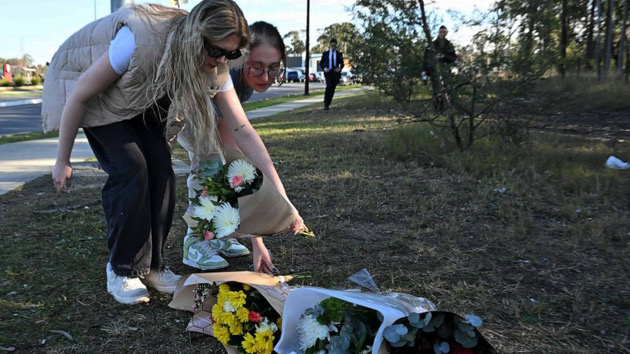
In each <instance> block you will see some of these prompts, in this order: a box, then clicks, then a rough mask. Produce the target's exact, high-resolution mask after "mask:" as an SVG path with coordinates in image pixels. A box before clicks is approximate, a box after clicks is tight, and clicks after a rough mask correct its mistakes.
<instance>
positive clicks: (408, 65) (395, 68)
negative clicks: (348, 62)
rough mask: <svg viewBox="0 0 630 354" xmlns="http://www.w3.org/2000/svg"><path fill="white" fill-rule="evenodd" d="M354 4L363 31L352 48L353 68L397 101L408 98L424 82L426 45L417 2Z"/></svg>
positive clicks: (381, 0)
mask: <svg viewBox="0 0 630 354" xmlns="http://www.w3.org/2000/svg"><path fill="white" fill-rule="evenodd" d="M355 6H356V7H355V10H356V11H355V16H356V17H357V18H358V19H359V21H361V22H362V26H361V27H362V28H363V29H364V30H363V33H361V35H360V37H358V38H357V39H356V41H355V43H354V45H353V47H352V48H351V49H350V50H349V55H350V56H351V57H352V58H353V62H354V65H355V68H354V71H355V72H356V73H358V74H360V75H362V76H363V80H364V82H367V83H370V84H372V85H374V86H375V87H376V88H378V89H379V90H381V91H383V92H386V93H388V94H390V95H392V96H393V97H395V98H396V99H397V100H405V99H409V98H410V97H411V96H412V95H413V94H414V92H415V90H416V89H417V88H418V87H419V85H420V83H421V79H420V72H421V71H422V58H423V54H424V48H425V46H426V41H425V40H424V39H423V36H422V35H421V30H420V28H419V27H418V25H419V24H420V23H421V22H420V13H419V10H418V9H417V6H416V3H415V1H390V0H378V1H368V0H360V1H357V3H356V5H355Z"/></svg>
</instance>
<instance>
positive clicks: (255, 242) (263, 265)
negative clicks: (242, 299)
mask: <svg viewBox="0 0 630 354" xmlns="http://www.w3.org/2000/svg"><path fill="white" fill-rule="evenodd" d="M252 250H253V251H254V252H253V255H254V272H258V273H267V274H271V275H280V272H279V271H278V269H277V268H276V266H274V265H273V262H272V261H271V256H270V255H269V251H268V250H267V247H265V244H264V243H263V241H262V237H254V238H252Z"/></svg>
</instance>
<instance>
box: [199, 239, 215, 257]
mask: <svg viewBox="0 0 630 354" xmlns="http://www.w3.org/2000/svg"><path fill="white" fill-rule="evenodd" d="M197 249H198V250H199V251H201V253H203V255H204V256H206V257H213V256H216V255H217V251H216V250H215V249H214V248H212V246H210V243H209V242H205V241H201V242H199V243H197Z"/></svg>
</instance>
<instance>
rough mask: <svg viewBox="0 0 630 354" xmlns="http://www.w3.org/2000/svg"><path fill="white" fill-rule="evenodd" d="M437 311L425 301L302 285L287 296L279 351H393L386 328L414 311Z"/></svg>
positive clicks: (400, 296) (393, 295)
mask: <svg viewBox="0 0 630 354" xmlns="http://www.w3.org/2000/svg"><path fill="white" fill-rule="evenodd" d="M433 309H435V305H433V303H431V302H430V301H428V300H427V299H424V298H417V297H414V296H411V295H407V294H400V293H363V292H359V291H353V290H330V289H323V288H315V287H301V288H297V289H295V290H293V291H292V292H291V293H290V294H289V295H288V297H287V299H286V302H285V304H284V309H283V320H282V337H281V338H280V341H279V342H278V344H277V345H276V347H275V350H276V351H277V352H278V353H298V354H302V353H307V354H310V353H315V354H320V353H372V354H377V353H378V354H380V353H387V352H386V351H385V345H384V344H383V330H384V329H385V327H387V326H389V325H391V324H393V323H394V322H395V321H396V320H398V319H399V318H402V317H405V316H407V315H408V314H410V313H412V312H424V311H430V310H433Z"/></svg>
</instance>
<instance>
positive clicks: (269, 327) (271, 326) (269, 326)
mask: <svg viewBox="0 0 630 354" xmlns="http://www.w3.org/2000/svg"><path fill="white" fill-rule="evenodd" d="M277 330H278V326H276V324H275V323H273V322H269V319H267V317H265V319H264V320H262V321H261V322H260V323H258V324H257V325H256V333H260V332H265V331H270V332H271V333H276V331H277Z"/></svg>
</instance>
